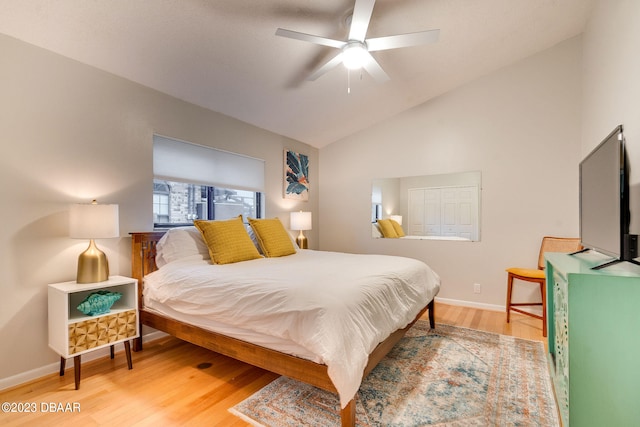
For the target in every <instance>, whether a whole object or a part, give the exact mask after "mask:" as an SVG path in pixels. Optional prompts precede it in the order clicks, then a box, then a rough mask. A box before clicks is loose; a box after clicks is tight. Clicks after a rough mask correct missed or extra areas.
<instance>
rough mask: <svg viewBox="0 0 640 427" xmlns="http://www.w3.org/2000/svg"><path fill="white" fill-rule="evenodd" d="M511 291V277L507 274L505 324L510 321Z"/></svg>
mask: <svg viewBox="0 0 640 427" xmlns="http://www.w3.org/2000/svg"><path fill="white" fill-rule="evenodd" d="M512 291H513V276H512V275H511V273H509V277H508V278H507V323H509V321H510V320H511V293H512Z"/></svg>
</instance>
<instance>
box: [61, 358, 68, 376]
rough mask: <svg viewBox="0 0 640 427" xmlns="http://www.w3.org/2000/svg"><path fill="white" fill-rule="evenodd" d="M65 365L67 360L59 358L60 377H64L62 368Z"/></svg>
mask: <svg viewBox="0 0 640 427" xmlns="http://www.w3.org/2000/svg"><path fill="white" fill-rule="evenodd" d="M66 364H67V359H65V358H64V357H60V376H61V377H64V367H65V366H66Z"/></svg>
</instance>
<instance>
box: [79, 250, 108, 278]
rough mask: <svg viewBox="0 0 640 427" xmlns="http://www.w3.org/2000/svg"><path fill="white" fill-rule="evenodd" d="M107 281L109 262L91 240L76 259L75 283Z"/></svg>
mask: <svg viewBox="0 0 640 427" xmlns="http://www.w3.org/2000/svg"><path fill="white" fill-rule="evenodd" d="M108 279H109V262H108V261H107V256H106V255H105V254H104V252H102V251H101V250H100V249H98V247H97V246H96V243H95V242H94V241H93V239H91V241H90V242H89V247H88V248H87V250H86V251H84V252H82V253H81V254H80V256H79V257H78V275H77V278H76V282H77V283H96V282H104V281H105V280H108Z"/></svg>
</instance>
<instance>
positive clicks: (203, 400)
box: [0, 304, 543, 427]
mask: <svg viewBox="0 0 640 427" xmlns="http://www.w3.org/2000/svg"><path fill="white" fill-rule="evenodd" d="M425 320H426V316H425ZM438 323H445V324H449V325H456V326H462V327H466V328H472V329H480V330H484V331H488V332H495V333H500V334H505V335H513V336H517V337H520V338H525V339H532V340H539V341H542V340H543V337H542V322H541V321H540V320H537V319H534V318H531V317H527V316H522V315H518V314H512V316H511V323H509V324H507V323H506V314H505V313H504V312H494V311H486V310H478V309H473V308H465V307H458V306H450V305H445V304H436V327H437V324H438ZM117 350H119V352H118V353H116V357H115V359H113V360H111V359H109V358H108V357H107V358H105V359H100V360H95V361H92V362H88V363H86V364H83V365H82V382H81V385H80V389H79V390H75V389H74V381H73V368H72V369H71V370H67V372H66V374H65V376H64V377H60V376H58V374H52V375H48V376H46V377H43V378H41V379H39V380H36V381H32V382H29V383H27V384H23V385H20V386H18V387H15V388H13V389H9V390H5V391H2V392H0V402H14V403H16V404H27V405H26V406H27V407H28V408H29V409H35V411H33V412H32V413H4V412H2V413H0V424H1V425H6V426H35V425H37V426H43V425H55V424H61V425H65V427H66V426H82V427H89V426H114V425H117V426H136V427H137V426H154V427H158V426H163V427H164V426H202V425H206V426H232V427H233V426H248V425H249V424H247V423H246V422H244V421H242V420H241V419H239V418H237V417H235V416H234V415H232V414H230V413H229V412H228V409H229V408H230V407H232V406H233V405H235V404H236V403H238V402H240V401H242V400H243V399H245V398H247V397H248V396H250V395H251V394H253V393H254V392H255V391H257V390H259V389H260V388H262V387H264V386H265V385H266V384H268V383H269V382H271V381H272V380H274V379H275V378H276V377H277V375H275V374H272V373H270V372H266V371H264V370H262V369H259V368H254V367H252V366H249V365H246V364H244V363H242V362H237V361H235V360H233V359H229V358H227V357H224V356H220V355H218V354H216V353H213V352H210V351H207V350H204V349H202V348H200V347H197V346H194V345H191V344H188V343H185V342H182V341H179V340H177V339H175V338H171V337H167V338H162V339H159V340H156V341H153V342H150V343H145V348H144V351H142V352H139V353H133V370H131V371H129V370H127V365H126V358H125V357H124V350H123V349H122V348H119V349H117ZM52 404H53V406H52ZM67 404H68V405H67ZM74 404H75V407H74ZM78 406H79V409H80V410H79V411H73V412H56V411H55V410H58V411H59V410H60V409H67V408H68V409H70V410H73V409H74V408H78Z"/></svg>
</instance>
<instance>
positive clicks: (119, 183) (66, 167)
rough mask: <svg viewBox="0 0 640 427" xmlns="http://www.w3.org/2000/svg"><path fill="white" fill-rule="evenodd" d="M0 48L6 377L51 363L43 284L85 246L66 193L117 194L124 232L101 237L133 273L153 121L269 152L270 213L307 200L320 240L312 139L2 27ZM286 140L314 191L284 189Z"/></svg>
mask: <svg viewBox="0 0 640 427" xmlns="http://www.w3.org/2000/svg"><path fill="white" fill-rule="evenodd" d="M0 52H2V66H0V87H1V89H2V90H0V93H1V94H2V95H1V96H0V130H1V132H0V135H1V138H2V139H1V144H2V155H1V156H0V200H1V201H2V227H0V254H2V256H0V295H1V297H0V343H2V344H1V345H0V361H1V362H2V363H0V388H2V386H3V385H4V386H6V385H7V384H9V385H10V383H11V382H12V381H13V379H15V377H16V376H17V375H18V374H24V373H28V372H32V373H34V372H35V373H38V372H40V373H43V372H44V371H46V370H49V371H55V370H56V368H55V365H56V363H57V362H58V360H59V359H58V356H57V355H56V354H55V353H54V352H53V351H51V350H49V348H48V346H47V284H48V283H54V282H59V281H67V280H73V279H74V278H75V272H76V260H77V256H78V255H79V254H80V252H82V251H83V250H84V249H85V248H86V246H87V242H81V241H76V240H71V239H69V238H68V237H67V236H68V224H67V215H68V213H67V212H68V207H69V205H70V204H72V203H77V202H88V201H90V200H91V199H92V198H97V199H98V201H99V202H104V203H118V204H119V205H120V234H121V236H122V237H121V238H120V239H114V240H105V241H99V242H97V243H98V246H99V247H101V248H102V249H103V250H105V252H106V253H107V256H108V257H109V261H110V270H111V273H112V274H123V275H128V274H130V260H129V256H130V239H129V238H128V233H129V232H132V231H148V230H151V229H152V227H153V215H152V188H153V187H152V179H153V169H152V166H153V165H152V135H153V133H154V132H155V133H159V134H162V135H166V136H171V137H174V138H178V139H182V140H186V141H191V142H194V143H198V144H203V145H210V146H213V147H216V148H221V149H224V150H228V151H232V152H237V153H241V154H245V155H249V156H253V157H257V158H261V159H264V160H265V161H266V177H265V181H266V213H267V216H280V217H281V218H282V220H283V222H284V223H285V225H288V222H289V212H290V211H292V210H296V209H304V210H311V211H312V212H314V221H315V222H316V224H314V229H313V230H312V231H310V232H308V235H309V240H310V246H311V247H317V245H318V238H317V233H318V231H317V229H318V227H317V219H315V218H317V215H315V213H317V211H316V207H317V204H318V192H317V188H318V187H317V183H318V168H317V162H318V150H317V149H315V148H312V147H310V146H308V145H306V144H302V143H300V142H297V141H293V140H291V139H287V138H284V137H282V136H279V135H275V134H273V133H269V132H266V131H264V130H261V129H258V128H256V127H253V126H250V125H247V124H245V123H242V122H239V121H237V120H234V119H230V118H228V117H225V116H222V115H220V114H217V113H214V112H212V111H209V110H205V109H203V108H199V107H196V106H194V105H191V104H188V103H185V102H182V101H180V100H178V99H175V98H172V97H169V96H167V95H164V94H161V93H159V92H156V91H153V90H150V89H148V88H145V87H143V86H140V85H138V84H134V83H132V82H129V81H127V80H124V79H121V78H118V77H115V76H113V75H111V74H108V73H105V72H102V71H100V70H97V69H95V68H92V67H88V66H85V65H83V64H80V63H78V62H76V61H72V60H69V59H66V58H64V57H62V56H59V55H56V54H54V53H51V52H48V51H46V50H42V49H39V48H36V47H33V46H30V45H28V44H25V43H22V42H20V41H17V40H15V39H12V38H9V37H6V36H3V35H0ZM285 148H289V149H294V150H296V151H299V152H302V153H305V154H308V155H309V156H310V161H311V186H312V187H311V190H312V191H311V200H310V201H309V202H295V201H291V200H284V199H283V197H282V194H283V189H282V188H283V150H284V149H285ZM52 368H53V369H52ZM27 376H28V375H27Z"/></svg>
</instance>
